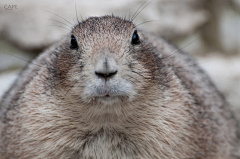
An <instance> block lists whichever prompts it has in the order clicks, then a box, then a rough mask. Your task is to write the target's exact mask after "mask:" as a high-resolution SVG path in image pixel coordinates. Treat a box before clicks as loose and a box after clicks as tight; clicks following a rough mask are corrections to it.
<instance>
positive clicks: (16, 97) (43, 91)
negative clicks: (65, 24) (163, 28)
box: [0, 16, 237, 159]
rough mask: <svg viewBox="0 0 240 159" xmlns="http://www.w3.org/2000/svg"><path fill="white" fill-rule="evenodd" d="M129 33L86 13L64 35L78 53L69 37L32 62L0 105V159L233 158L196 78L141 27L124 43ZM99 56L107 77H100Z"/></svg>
mask: <svg viewBox="0 0 240 159" xmlns="http://www.w3.org/2000/svg"><path fill="white" fill-rule="evenodd" d="M136 29H137V28H135V25H134V24H133V23H132V22H130V21H127V20H124V19H121V18H117V17H114V16H103V17H92V18H89V19H87V20H86V21H83V22H81V23H79V24H78V25H76V27H75V28H74V29H73V30H72V33H71V34H73V35H74V36H75V37H76V39H77V42H78V46H79V48H78V50H72V49H70V41H71V38H70V37H71V34H70V35H69V36H68V37H67V38H66V39H64V40H62V42H59V43H58V44H56V45H55V46H53V47H52V48H50V49H49V50H47V51H46V52H44V53H43V54H41V55H40V56H39V57H38V58H37V59H36V60H35V61H33V63H34V64H30V65H29V66H28V68H27V69H26V70H24V71H23V72H22V73H21V75H20V77H19V79H18V80H17V81H16V83H15V84H14V85H13V86H12V88H11V89H10V90H9V91H8V92H7V93H6V94H5V96H4V97H3V100H2V101H1V107H0V108H1V110H0V115H1V118H0V119H1V127H0V128H1V138H0V141H1V143H0V146H1V147H0V154H1V155H0V156H1V157H2V158H1V159H29V158H31V159H40V158H41V159H42V158H44V159H78V158H79V159H117V158H119V159H120V158H121V159H143V158H145V159H147V158H156V159H157V158H158V159H160V158H161V159H169V158H171V159H179V158H181V159H190V158H191V159H193V158H196V159H216V158H217V159H234V158H236V149H237V148H236V146H237V137H236V128H235V124H236V123H235V120H234V117H233V116H232V113H231V111H230V108H229V106H228V105H227V104H226V102H225V101H224V99H223V97H222V96H221V95H220V94H219V92H218V91H217V90H216V88H215V86H214V85H213V84H212V82H211V81H210V80H209V78H208V77H207V76H206V74H205V73H204V72H203V71H202V70H201V69H200V68H199V67H198V66H197V65H196V63H195V61H194V60H192V59H191V58H190V57H189V56H188V55H186V54H184V53H180V52H178V51H177V50H176V49H175V48H174V47H173V46H171V45H170V44H168V43H167V42H165V41H164V40H162V39H160V38H157V37H154V36H152V35H149V34H147V33H145V32H143V31H140V30H138V35H139V38H140V44H138V45H133V44H131V39H132V34H133V32H134V30H136ZM102 58H105V59H102ZM106 59H107V61H108V65H109V67H111V68H113V69H115V67H116V68H117V73H116V74H115V75H114V76H113V77H111V78H109V79H107V80H104V79H102V78H100V77H98V76H96V74H95V72H96V71H94V70H96V69H99V68H100V67H101V66H102V65H101V62H102V61H104V60H106ZM113 66H114V67H113ZM101 95H103V96H101ZM106 95H110V97H109V98H107V97H106Z"/></svg>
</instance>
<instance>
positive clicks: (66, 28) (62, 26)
mask: <svg viewBox="0 0 240 159" xmlns="http://www.w3.org/2000/svg"><path fill="white" fill-rule="evenodd" d="M48 26H55V27H60V28H64V29H67V30H69V31H72V30H71V29H69V28H66V27H63V26H58V25H48Z"/></svg>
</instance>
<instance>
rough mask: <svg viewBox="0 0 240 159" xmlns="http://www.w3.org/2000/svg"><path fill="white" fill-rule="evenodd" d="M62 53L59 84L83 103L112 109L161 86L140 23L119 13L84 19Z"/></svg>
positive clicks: (67, 97)
mask: <svg viewBox="0 0 240 159" xmlns="http://www.w3.org/2000/svg"><path fill="white" fill-rule="evenodd" d="M57 56H58V58H57V60H56V64H55V67H56V71H55V75H54V76H55V77H56V79H58V80H57V82H56V85H57V86H56V87H58V88H60V89H61V90H62V91H61V93H62V95H63V96H64V97H63V98H65V99H64V100H69V101H71V102H73V101H75V103H79V105H91V106H93V105H96V107H95V108H96V109H98V108H99V109H100V108H101V110H103V109H102V108H103V107H107V109H108V110H109V109H111V108H113V107H122V105H126V104H130V103H133V102H136V101H141V100H143V99H144V98H146V97H147V96H148V94H151V93H150V92H151V91H152V90H151V88H152V87H154V88H155V87H157V84H156V83H157V79H156V78H155V76H156V73H157V70H158V69H157V66H156V64H155V63H156V62H155V61H156V59H155V57H154V54H153V53H152V51H151V49H150V48H148V46H147V45H146V43H145V42H144V37H143V35H142V34H141V32H140V31H139V30H138V29H137V28H136V26H135V25H134V24H133V23H132V22H130V21H127V20H124V19H121V18H118V17H114V16H103V17H91V18H89V19H87V20H85V21H83V22H80V23H79V24H78V25H76V26H75V28H74V29H73V30H72V32H71V34H70V35H69V37H68V38H67V40H66V41H65V42H64V44H63V45H62V46H61V47H60V48H58V53H57ZM58 83H60V84H58ZM114 109H115V108H114Z"/></svg>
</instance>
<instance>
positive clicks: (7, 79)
mask: <svg viewBox="0 0 240 159" xmlns="http://www.w3.org/2000/svg"><path fill="white" fill-rule="evenodd" d="M18 73H19V71H10V72H5V73H2V74H0V83H1V84H0V100H1V97H2V96H3V94H4V93H5V92H6V91H7V90H8V89H9V87H10V86H11V84H12V83H13V82H14V80H15V79H16V78H17V74H18Z"/></svg>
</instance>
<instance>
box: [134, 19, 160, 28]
mask: <svg viewBox="0 0 240 159" xmlns="http://www.w3.org/2000/svg"><path fill="white" fill-rule="evenodd" d="M155 21H160V20H149V21H145V22H142V23H139V24H137V25H136V27H138V26H140V25H142V24H145V23H150V22H155Z"/></svg>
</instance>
